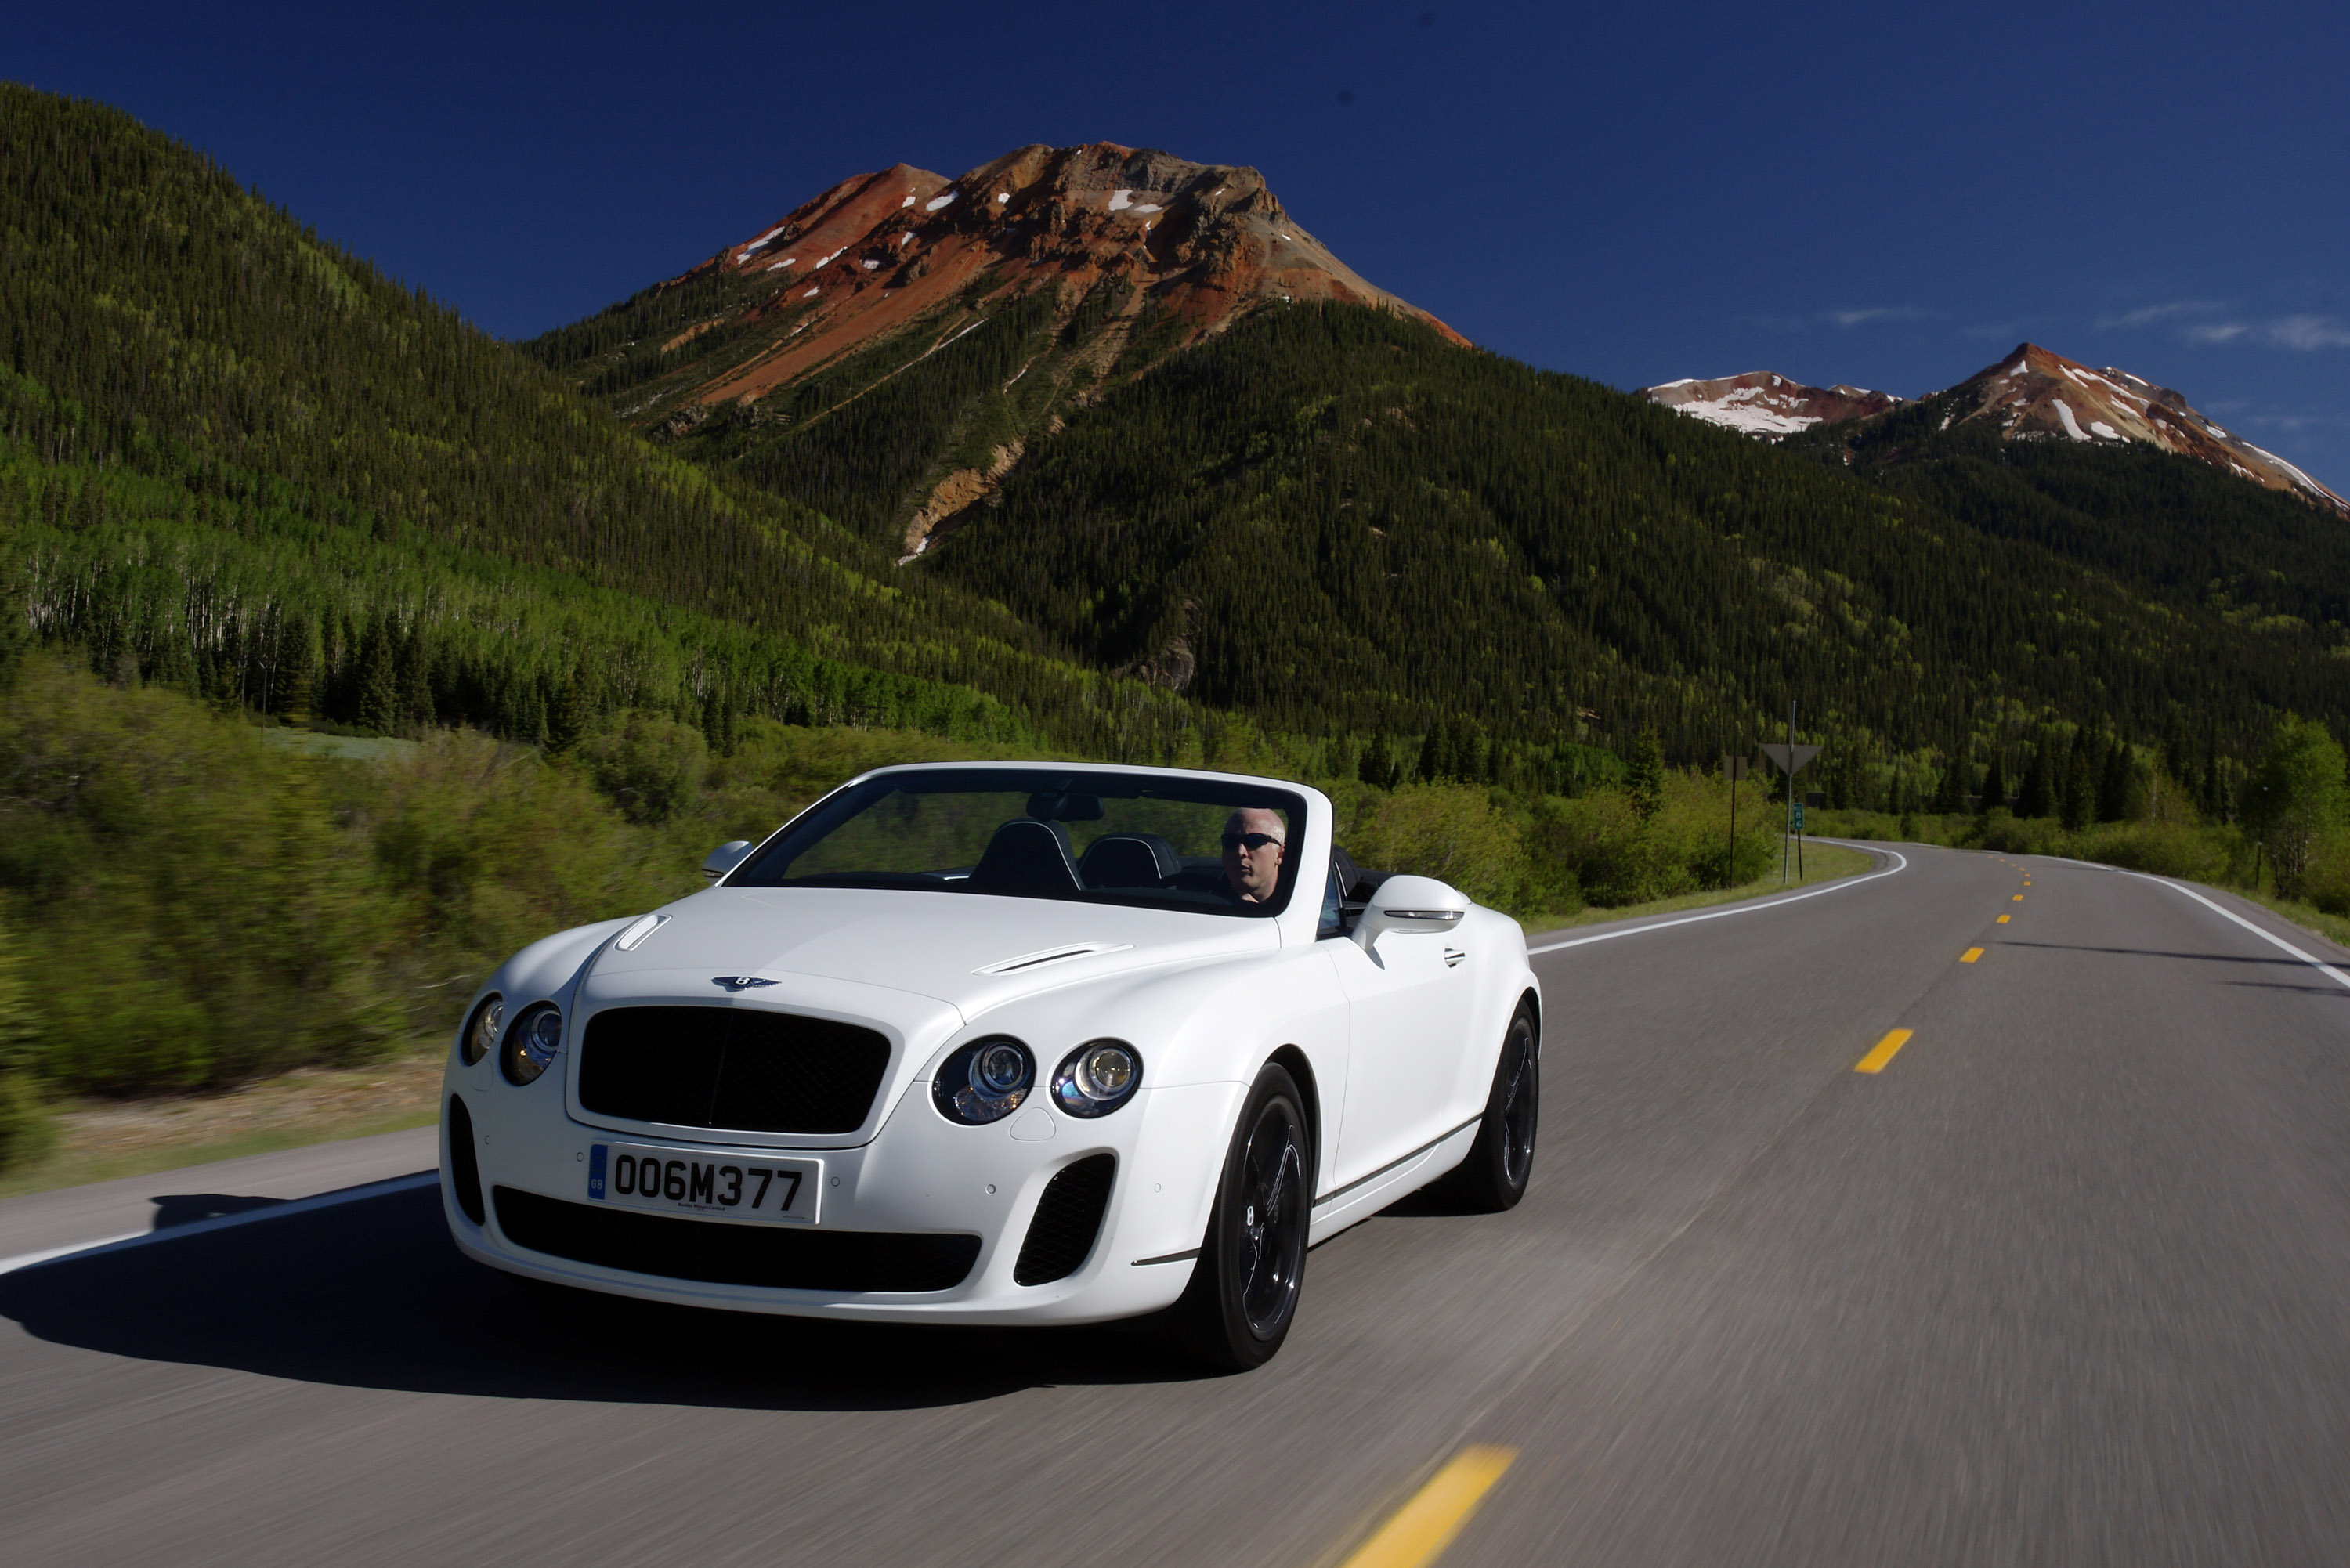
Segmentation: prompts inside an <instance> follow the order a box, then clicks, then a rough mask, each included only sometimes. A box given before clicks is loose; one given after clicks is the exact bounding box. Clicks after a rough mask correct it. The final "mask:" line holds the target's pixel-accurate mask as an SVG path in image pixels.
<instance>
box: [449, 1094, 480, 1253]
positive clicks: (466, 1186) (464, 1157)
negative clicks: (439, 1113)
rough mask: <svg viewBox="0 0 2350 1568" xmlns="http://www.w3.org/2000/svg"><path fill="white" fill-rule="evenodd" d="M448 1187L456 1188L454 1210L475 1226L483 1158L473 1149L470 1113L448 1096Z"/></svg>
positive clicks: (457, 1101) (462, 1102)
mask: <svg viewBox="0 0 2350 1568" xmlns="http://www.w3.org/2000/svg"><path fill="white" fill-rule="evenodd" d="M449 1185H450V1186H452V1187H453V1188H455V1189H457V1207H458V1208H460V1209H462V1210H464V1211H465V1218H466V1219H468V1220H472V1221H473V1223H474V1224H476V1225H478V1224H480V1223H481V1222H482V1220H483V1218H484V1216H483V1212H482V1159H481V1156H480V1155H479V1154H477V1153H476V1152H475V1151H474V1148H473V1112H471V1111H469V1110H467V1109H466V1108H465V1102H464V1101H463V1100H461V1099H459V1098H458V1097H457V1096H454V1095H452V1096H449Z"/></svg>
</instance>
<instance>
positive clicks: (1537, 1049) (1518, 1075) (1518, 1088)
mask: <svg viewBox="0 0 2350 1568" xmlns="http://www.w3.org/2000/svg"><path fill="white" fill-rule="evenodd" d="M1541 1112H1542V1032H1541V1028H1540V1026H1539V1025H1538V1024H1536V1023H1535V1022H1534V1009H1533V1008H1532V1007H1531V1006H1529V1005H1528V1004H1526V1003H1524V1002H1520V1003H1519V1004H1518V1011H1517V1012H1516V1013H1515V1015H1513V1017H1512V1018H1511V1020H1510V1027H1509V1029H1508V1031H1507V1032H1506V1033H1503V1036H1502V1055H1501V1060H1499V1061H1498V1062H1496V1063H1494V1064H1493V1086H1492V1089H1491V1090H1490V1091H1489V1092H1488V1093H1487V1095H1486V1098H1485V1116H1484V1119H1483V1120H1482V1121H1481V1122H1480V1123H1479V1124H1478V1126H1477V1141H1476V1142H1475V1143H1473V1144H1471V1146H1470V1147H1469V1158H1466V1159H1464V1160H1462V1161H1461V1165H1460V1168H1458V1169H1456V1170H1455V1171H1454V1172H1453V1173H1452V1175H1451V1178H1450V1179H1449V1181H1448V1185H1449V1186H1450V1187H1451V1191H1452V1196H1453V1197H1455V1198H1457V1199H1460V1200H1461V1202H1462V1203H1464V1204H1466V1205H1468V1206H1469V1207H1470V1208H1471V1209H1482V1210H1485V1211H1486V1212H1488V1213H1499V1212H1501V1211H1502V1210H1504V1209H1514V1208H1516V1207H1517V1204H1518V1199H1521V1198H1523V1197H1524V1196H1525V1195H1526V1182H1527V1180H1528V1179H1530V1178H1531V1177H1532V1176H1533V1175H1534V1132H1535V1128H1536V1126H1537V1124H1538V1122H1539V1120H1540V1117H1541Z"/></svg>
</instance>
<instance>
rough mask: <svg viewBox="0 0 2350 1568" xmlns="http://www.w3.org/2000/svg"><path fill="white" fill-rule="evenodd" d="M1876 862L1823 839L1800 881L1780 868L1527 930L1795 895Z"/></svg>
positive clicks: (1810, 848)
mask: <svg viewBox="0 0 2350 1568" xmlns="http://www.w3.org/2000/svg"><path fill="white" fill-rule="evenodd" d="M1873 864H1875V862H1874V861H1873V860H1872V859H1871V858H1870V857H1869V856H1868V853H1867V852H1866V850H1860V849H1846V848H1845V847H1844V846H1841V845H1835V844H1822V843H1821V842H1820V841H1819V840H1817V839H1815V838H1813V839H1806V840H1804V875H1803V877H1801V878H1800V879H1798V878H1796V877H1794V876H1793V875H1792V872H1793V867H1790V868H1789V870H1790V873H1791V874H1790V876H1789V877H1788V879H1787V880H1786V881H1785V882H1782V881H1780V880H1779V873H1778V869H1777V867H1773V869H1772V871H1771V874H1770V875H1769V876H1767V877H1763V878H1761V879H1760V880H1757V881H1752V882H1747V883H1742V884H1741V885H1740V886H1738V887H1735V888H1713V889H1712V890H1711V891H1710V892H1704V893H1683V894H1680V895H1679V896H1678V897H1676V898H1651V899H1650V900H1648V902H1647V903H1645V904H1619V905H1617V906H1616V907H1615V908H1613V909H1602V908H1592V909H1585V910H1582V911H1581V912H1580V913H1577V914H1574V915H1569V916H1566V917H1565V918H1564V919H1559V918H1556V917H1553V918H1551V919H1544V920H1541V921H1534V920H1529V921H1527V922H1526V923H1525V924H1526V929H1527V931H1528V933H1529V934H1530V935H1531V934H1533V933H1535V932H1549V931H1565V930H1572V929H1575V927H1577V926H1596V925H1601V924H1604V923H1607V922H1608V921H1613V920H1637V919H1640V918H1642V917H1643V916H1647V915H1671V914H1678V913H1679V911H1681V910H1683V909H1707V908H1709V907H1711V906H1712V905H1715V904H1737V903H1742V902H1744V901H1745V900H1746V899H1749V898H1767V897H1769V896H1770V895H1771V894H1773V893H1786V892H1793V891H1794V889H1795V888H1807V887H1810V886H1812V885H1813V884H1814V883H1818V882H1833V881H1835V880H1836V879H1838V878H1839V877H1850V876H1853V875H1856V873H1858V872H1862V871H1866V870H1867V869H1868V868H1869V867H1870V866H1872V865H1873Z"/></svg>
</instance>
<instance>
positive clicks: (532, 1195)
mask: <svg viewBox="0 0 2350 1568" xmlns="http://www.w3.org/2000/svg"><path fill="white" fill-rule="evenodd" d="M491 1190H492V1192H493V1194H494V1196H495V1197H496V1199H497V1204H498V1229H499V1230H501V1231H504V1232H505V1237H506V1240H507V1241H512V1242H513V1243H514V1244H515V1246H517V1247H525V1248H527V1249H529V1250H530V1251H534V1252H545V1253H546V1254H547V1255H548V1256H550V1257H556V1258H568V1259H570V1260H571V1261H572V1262H576V1263H593V1264H596V1265H598V1267H601V1268H607V1269H619V1270H621V1271H623V1272H627V1273H631V1274H651V1275H655V1276H657V1277H659V1278H661V1279H668V1280H694V1281H697V1282H702V1283H704V1284H715V1285H764V1286H766V1287H768V1288H770V1289H774V1290H787V1291H887V1292H894V1293H922V1292H931V1291H951V1290H952V1289H954V1287H955V1286H957V1285H959V1284H961V1283H962V1282H963V1281H964V1280H966V1279H968V1278H970V1276H971V1266H972V1264H973V1263H975V1262H978V1261H979V1238H978V1237H976V1236H958V1235H952V1234H944V1233H934V1232H928V1231H826V1230H821V1229H817V1228H815V1227H810V1226H802V1225H791V1226H785V1225H728V1224H723V1223H720V1222H718V1221H715V1220H681V1219H672V1218H671V1217H670V1216H668V1215H665V1214H643V1213H639V1212H637V1211H635V1210H628V1209H607V1208H605V1207H604V1206H602V1205H601V1204H597V1203H572V1202H568V1201H567V1200H565V1199H559V1198H546V1197H542V1196H541V1195H540V1194H538V1193H536V1192H524V1191H520V1190H518V1189H515V1188H512V1187H498V1188H494V1189H491Z"/></svg>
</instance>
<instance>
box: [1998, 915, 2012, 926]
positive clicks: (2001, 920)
mask: <svg viewBox="0 0 2350 1568" xmlns="http://www.w3.org/2000/svg"><path fill="white" fill-rule="evenodd" d="M2012 919H2015V917H2014V916H2013V915H2002V916H2001V917H2000V918H1999V923H2000V924H2001V925H2002V926H2003V925H2005V924H2007V922H2008V921H2010V920H2012Z"/></svg>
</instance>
